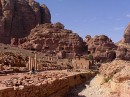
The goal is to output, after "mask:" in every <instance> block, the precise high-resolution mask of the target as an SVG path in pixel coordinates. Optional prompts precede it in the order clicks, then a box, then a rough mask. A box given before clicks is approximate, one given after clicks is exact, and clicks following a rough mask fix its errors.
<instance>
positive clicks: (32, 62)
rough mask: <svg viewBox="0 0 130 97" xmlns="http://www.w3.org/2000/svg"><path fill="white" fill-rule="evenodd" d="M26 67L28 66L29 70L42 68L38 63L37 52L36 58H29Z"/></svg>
mask: <svg viewBox="0 0 130 97" xmlns="http://www.w3.org/2000/svg"><path fill="white" fill-rule="evenodd" d="M26 67H27V68H28V70H29V71H31V70H32V69H34V70H40V68H39V65H38V63H37V55H36V54H35V57H34V58H31V57H30V56H29V60H28V63H27V65H26Z"/></svg>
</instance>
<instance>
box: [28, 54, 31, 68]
mask: <svg viewBox="0 0 130 97" xmlns="http://www.w3.org/2000/svg"><path fill="white" fill-rule="evenodd" d="M28 69H29V70H31V57H30V56H29V62H28Z"/></svg>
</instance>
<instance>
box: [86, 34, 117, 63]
mask: <svg viewBox="0 0 130 97" xmlns="http://www.w3.org/2000/svg"><path fill="white" fill-rule="evenodd" d="M85 42H86V45H87V46H88V51H89V53H91V54H93V57H94V59H95V60H96V61H107V60H108V61H112V60H113V59H115V58H116V53H115V50H116V49H117V46H116V45H115V44H114V43H113V42H112V40H111V39H109V38H108V37H107V36H105V35H100V36H95V37H94V38H91V36H89V35H88V36H86V40H85Z"/></svg>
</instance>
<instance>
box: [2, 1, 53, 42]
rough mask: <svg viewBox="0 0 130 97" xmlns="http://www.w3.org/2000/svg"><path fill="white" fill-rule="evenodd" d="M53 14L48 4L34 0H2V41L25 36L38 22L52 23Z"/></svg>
mask: <svg viewBox="0 0 130 97" xmlns="http://www.w3.org/2000/svg"><path fill="white" fill-rule="evenodd" d="M50 22H51V14H50V11H49V9H48V8H47V7H46V5H44V4H43V5H41V6H40V4H39V3H38V2H36V1H34V0H0V42H2V43H6V44H10V43H11V40H12V39H13V40H14V39H15V40H17V38H23V37H25V36H27V35H28V34H29V33H30V30H31V29H32V28H34V27H35V26H36V25H37V24H43V23H50Z"/></svg>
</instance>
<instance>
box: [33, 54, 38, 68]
mask: <svg viewBox="0 0 130 97" xmlns="http://www.w3.org/2000/svg"><path fill="white" fill-rule="evenodd" d="M34 68H35V70H37V55H36V54H35V57H34Z"/></svg>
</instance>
